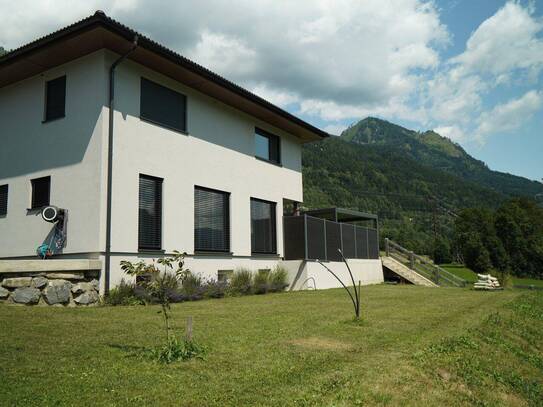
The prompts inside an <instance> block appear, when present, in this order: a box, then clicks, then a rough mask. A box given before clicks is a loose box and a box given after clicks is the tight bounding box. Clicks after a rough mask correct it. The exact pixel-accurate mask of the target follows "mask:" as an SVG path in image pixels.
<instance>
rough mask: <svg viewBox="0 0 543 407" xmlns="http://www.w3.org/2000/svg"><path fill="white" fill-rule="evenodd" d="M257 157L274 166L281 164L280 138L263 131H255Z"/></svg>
mask: <svg viewBox="0 0 543 407" xmlns="http://www.w3.org/2000/svg"><path fill="white" fill-rule="evenodd" d="M255 156H257V157H258V158H261V159H263V160H266V161H270V162H272V163H274V164H280V163H281V146H280V141H279V137H278V136H276V135H274V134H271V133H268V132H267V131H264V130H262V129H259V128H257V129H255Z"/></svg>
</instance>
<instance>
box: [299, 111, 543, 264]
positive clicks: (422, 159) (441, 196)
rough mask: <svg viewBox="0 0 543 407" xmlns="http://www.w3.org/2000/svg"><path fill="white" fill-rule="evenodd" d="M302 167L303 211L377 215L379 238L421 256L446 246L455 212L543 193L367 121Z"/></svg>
mask: <svg viewBox="0 0 543 407" xmlns="http://www.w3.org/2000/svg"><path fill="white" fill-rule="evenodd" d="M303 167H304V168H303V171H304V202H305V205H306V206H308V207H311V208H315V207H326V206H340V207H346V208H352V209H358V210H362V211H367V212H373V213H377V214H378V215H379V216H380V218H381V226H382V230H383V233H382V236H388V237H391V238H393V239H396V240H398V241H399V242H400V243H402V244H404V245H406V246H408V247H410V248H411V249H413V250H416V251H418V252H422V253H431V252H432V250H433V247H434V242H435V240H446V241H448V242H450V241H452V231H453V224H454V219H455V214H456V212H458V211H459V210H460V209H463V208H470V207H485V208H492V209H495V208H497V207H498V206H499V205H500V204H501V203H503V202H504V201H506V200H507V199H509V198H510V197H512V196H532V197H533V196H534V195H535V194H536V193H540V192H543V185H542V184H540V183H538V182H535V181H530V180H527V179H525V178H522V177H516V176H513V175H509V174H504V173H499V172H495V171H491V170H489V169H488V168H487V167H486V165H485V164H484V163H482V162H481V161H478V160H476V159H474V158H473V157H471V156H469V155H468V154H467V153H466V152H465V151H464V150H463V149H462V148H461V147H460V146H458V145H456V144H454V143H452V142H451V141H450V140H448V139H446V138H444V137H441V136H440V135H438V134H437V133H434V132H425V133H418V132H414V131H411V130H407V129H404V128H402V127H400V126H396V125H394V124H391V123H388V122H384V121H381V120H378V119H373V118H368V119H365V120H362V121H361V122H359V123H358V124H356V125H355V126H352V127H351V128H349V129H347V130H346V131H345V132H344V133H343V134H342V135H341V137H331V138H330V139H328V140H325V141H322V142H318V143H313V144H309V145H306V146H305V147H304V152H303Z"/></svg>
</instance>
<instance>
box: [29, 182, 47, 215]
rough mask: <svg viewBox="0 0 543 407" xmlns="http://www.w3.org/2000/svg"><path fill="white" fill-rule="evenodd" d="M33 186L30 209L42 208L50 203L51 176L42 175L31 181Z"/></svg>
mask: <svg viewBox="0 0 543 407" xmlns="http://www.w3.org/2000/svg"><path fill="white" fill-rule="evenodd" d="M30 184H31V186H32V202H31V205H30V209H41V208H43V207H44V206H48V205H49V204H50V202H49V201H50V195H51V177H49V176H48V177H41V178H36V179H33V180H31V181H30Z"/></svg>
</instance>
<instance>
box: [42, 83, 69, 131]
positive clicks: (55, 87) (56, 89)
mask: <svg viewBox="0 0 543 407" xmlns="http://www.w3.org/2000/svg"><path fill="white" fill-rule="evenodd" d="M65 109H66V76H61V77H60V78H56V79H53V80H51V81H47V82H46V84H45V118H44V121H49V120H55V119H60V118H61V117H64V114H65Z"/></svg>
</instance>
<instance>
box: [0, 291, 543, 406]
mask: <svg viewBox="0 0 543 407" xmlns="http://www.w3.org/2000/svg"><path fill="white" fill-rule="evenodd" d="M521 295H522V296H521ZM362 298H363V300H362V302H363V313H364V316H365V319H366V321H365V323H364V324H363V325H362V326H356V325H353V324H352V323H350V322H347V321H349V318H350V315H351V314H350V313H351V309H350V305H349V303H348V300H347V297H346V294H345V293H344V292H343V291H341V290H327V291H318V292H313V291H311V292H299V293H289V294H273V295H266V296H253V297H245V298H227V299H223V300H209V301H201V302H196V303H185V304H179V305H175V306H174V307H173V308H174V314H175V320H176V322H177V329H179V330H180V329H181V328H180V327H181V325H182V321H183V319H184V317H185V316H187V315H193V316H194V319H195V336H196V338H197V339H198V340H199V341H200V342H201V343H203V344H205V345H206V346H207V347H208V348H209V354H208V357H207V360H206V361H199V360H194V361H190V362H185V363H179V364H175V365H170V366H163V365H158V364H155V363H153V362H150V361H146V360H141V359H139V358H137V357H134V356H133V354H134V351H135V350H137V349H138V348H139V347H142V346H143V347H146V346H147V347H148V346H152V345H154V344H156V343H157V341H160V340H162V339H163V338H162V336H163V332H162V331H161V329H160V328H161V325H160V322H161V321H160V316H159V315H157V314H156V311H157V308H156V307H116V308H109V307H107V308H106V307H101V308H88V309H68V308H65V309H59V308H56V309H48V308H25V307H14V306H6V305H3V306H0V324H1V329H0V405H25V406H28V405H53V404H63V405H65V404H80V405H90V404H92V403H95V405H106V404H107V405H129V404H133V403H138V404H140V405H158V404H162V405H172V404H174V403H175V405H187V406H188V405H358V404H360V405H362V404H365V405H367V404H369V405H380V404H390V405H398V404H408V405H417V406H419V405H459V404H467V403H474V402H480V403H481V404H482V400H483V399H484V400H486V402H487V404H488V405H500V404H501V405H510V404H511V401H514V403H513V404H515V403H516V404H518V405H523V403H526V402H531V403H534V400H540V396H541V389H542V385H543V383H542V370H543V364H542V363H541V361H542V357H543V343H541V341H540V340H535V338H536V337H539V338H540V336H541V335H542V334H543V321H542V317H541V315H543V296H541V293H539V296H538V294H537V293H528V294H520V293H519V292H518V291H503V292H491V293H488V292H483V293H481V292H474V291H469V290H462V289H445V288H443V289H431V288H430V289H429V288H422V287H413V286H395V287H390V286H373V287H363V289H362ZM512 301H513V302H512ZM497 311H499V313H500V314H499V315H500V316H501V317H500V318H501V319H499V318H498V319H496V317H495V315H496V314H495V313H496V312H497ZM491 314H492V315H494V316H493V317H492V318H494V319H492V318H491V319H490V321H491V322H489V319H488V318H489V315H491ZM512 317H515V321H516V322H515V324H514V325H511V324H509V323H505V321H508V320H509V318H512ZM492 321H498V322H496V323H500V324H501V323H503V326H501V325H500V329H499V330H497V331H496V329H495V328H496V326H495V325H493V322H492ZM489 324H490V325H489ZM495 331H496V332H495ZM490 334H492V335H494V334H495V335H494V336H493V337H492V338H494V339H492V340H493V341H498V342H496V347H497V348H498V354H499V356H500V357H499V359H491V360H489V361H488V360H487V358H488V355H487V353H488V352H487V346H489V345H487V339H488V338H487V336H488V335H490ZM496 335H497V336H496ZM500 335H503V338H502V337H501V336H500ZM443 338H452V339H449V340H448V342H447V341H445V342H443ZM500 341H501V342H500ZM474 344H475V345H474ZM502 344H503V347H502ZM474 349H477V352H475V351H474ZM479 350H482V351H484V355H483V356H480V355H479V353H478V351H479ZM488 354H491V355H493V353H488ZM530 355H531V356H530ZM466 358H468V359H467V362H466V363H468V364H467V365H466V364H462V361H464V360H466ZM479 362H480V363H479ZM513 366H515V368H513ZM435 367H438V370H436V368H435ZM466 369H467V370H466ZM480 383H484V384H487V385H490V386H495V388H494V390H492V391H490V390H487V389H486V388H479V384H480Z"/></svg>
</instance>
